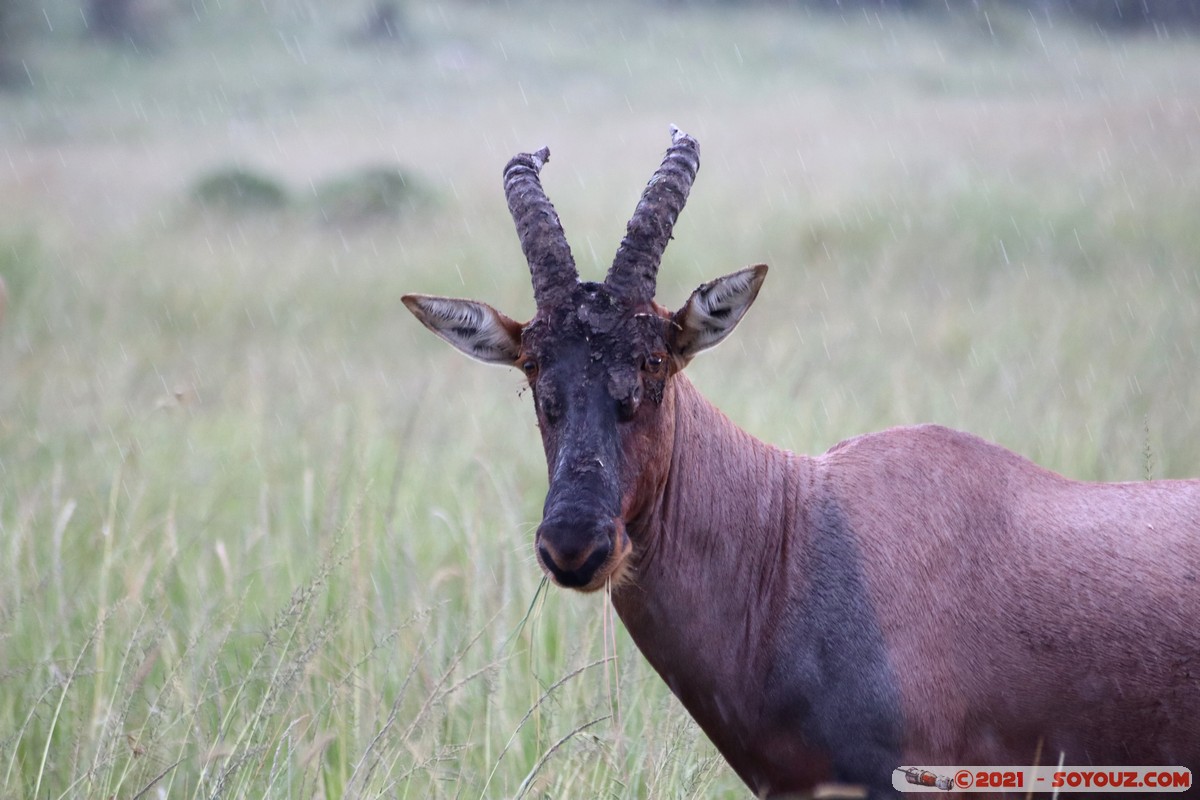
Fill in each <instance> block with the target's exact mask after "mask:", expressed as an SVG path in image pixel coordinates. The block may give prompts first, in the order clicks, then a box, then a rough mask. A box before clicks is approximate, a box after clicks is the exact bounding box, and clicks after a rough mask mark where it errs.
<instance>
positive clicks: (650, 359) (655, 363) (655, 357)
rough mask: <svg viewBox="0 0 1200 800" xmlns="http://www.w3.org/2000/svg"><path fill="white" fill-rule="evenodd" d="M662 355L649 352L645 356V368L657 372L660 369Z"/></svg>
mask: <svg viewBox="0 0 1200 800" xmlns="http://www.w3.org/2000/svg"><path fill="white" fill-rule="evenodd" d="M662 365H663V357H662V355H661V354H659V353H651V354H650V355H648V356H646V369H648V370H649V371H650V372H658V371H659V370H660V369H662Z"/></svg>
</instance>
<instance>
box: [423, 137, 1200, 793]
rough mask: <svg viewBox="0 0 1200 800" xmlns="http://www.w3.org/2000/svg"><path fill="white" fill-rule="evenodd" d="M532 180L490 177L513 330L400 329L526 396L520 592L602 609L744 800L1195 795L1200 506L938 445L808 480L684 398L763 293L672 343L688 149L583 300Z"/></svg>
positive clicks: (686, 313) (866, 447)
mask: <svg viewBox="0 0 1200 800" xmlns="http://www.w3.org/2000/svg"><path fill="white" fill-rule="evenodd" d="M548 158H549V151H547V150H545V149H543V150H540V151H539V152H537V153H532V154H530V153H523V154H520V155H518V156H516V157H515V158H513V159H512V161H510V162H509V163H508V165H507V166H506V167H505V170H504V188H505V193H506V194H507V197H508V206H509V209H510V211H511V212H512V216H513V219H514V221H515V222H516V227H517V233H518V235H519V236H520V240H521V246H522V249H523V250H524V253H525V258H526V259H527V260H528V262H529V268H530V271H531V273H532V276H533V293H534V297H535V299H536V301H537V313H536V314H535V315H534V317H533V319H532V320H530V321H529V322H527V323H524V324H522V323H519V322H516V321H514V320H512V319H510V318H509V317H507V316H505V315H504V314H501V313H500V312H498V311H496V310H495V309H493V308H492V307H490V306H488V305H486V304H484V303H480V302H476V301H473V300H452V299H446V298H440V297H429V296H425V295H407V296H405V297H404V304H405V305H406V306H407V307H408V309H409V310H410V311H412V312H413V314H415V315H416V317H417V319H419V320H420V321H421V322H422V323H423V324H424V325H425V326H426V327H427V328H429V329H430V330H431V331H433V332H434V333H436V334H437V335H438V336H440V337H441V338H443V339H445V340H446V341H448V342H449V343H450V344H452V345H454V346H455V347H456V348H458V349H459V350H461V351H463V352H464V353H466V354H467V355H469V356H471V357H473V358H476V359H479V360H481V361H485V362H488V363H492V364H505V365H510V366H515V367H517V368H519V369H521V370H522V371H523V372H524V373H525V375H526V376H527V378H528V380H529V385H530V386H531V387H532V389H533V400H534V406H535V409H536V412H537V421H538V427H539V429H540V431H541V436H542V443H543V445H544V447H545V450H546V461H547V465H548V467H549V477H550V481H549V490H548V492H547V495H546V502H545V508H544V511H543V519H542V522H541V525H540V526H539V527H538V529H537V533H536V536H535V538H534V547H535V550H536V553H537V560H538V562H539V564H540V565H541V567H542V569H543V570H544V571H545V572H546V574H548V575H549V576H550V578H551V579H552V580H553V581H554V582H555V583H557V584H559V585H560V586H565V587H569V588H572V589H578V590H581V591H585V592H587V591H594V590H596V589H598V588H600V587H602V586H604V585H605V584H608V585H610V586H611V588H612V602H613V605H614V606H615V608H616V610H617V613H618V614H619V615H620V617H621V619H622V621H623V622H624V624H625V626H626V628H627V629H628V630H629V633H630V635H631V636H632V637H633V640H634V642H635V643H636V644H637V646H638V648H639V649H640V650H641V651H642V653H643V654H644V655H645V657H646V659H647V660H648V661H649V662H650V664H651V665H653V667H654V669H655V670H657V672H658V673H659V674H660V675H661V676H662V678H663V679H664V680H665V681H666V682H667V684H668V685H669V686H670V688H671V691H673V692H674V693H675V695H676V696H677V697H678V698H679V700H680V701H681V702H682V703H683V705H684V706H685V707H686V708H687V709H688V711H689V712H690V713H691V715H692V716H693V717H694V718H695V719H696V721H697V722H698V723H699V724H700V726H701V728H703V729H704V731H705V733H706V734H707V735H708V736H709V738H710V739H712V741H713V742H714V743H715V744H716V746H717V748H718V749H719V750H720V751H721V753H722V754H723V755H724V757H725V758H726V759H727V760H728V761H729V763H730V764H731V765H732V767H733V769H734V770H736V771H737V773H738V775H739V776H741V778H742V779H743V780H744V781H745V782H746V784H747V785H748V786H749V787H750V788H751V789H752V790H753V791H754V792H755V793H756V794H757V795H759V796H762V797H770V796H779V795H784V794H789V793H793V792H806V791H812V790H813V788H814V787H816V786H818V785H819V784H822V783H825V782H840V783H850V784H858V785H861V786H863V787H866V789H867V791H868V792H869V794H870V796H872V797H880V796H890V795H891V794H892V793H893V792H894V789H893V782H892V781H893V778H892V776H893V772H894V770H896V769H897V768H899V767H901V766H902V765H911V764H917V765H960V764H966V765H1017V766H1020V765H1033V764H1035V763H1038V762H1039V761H1040V763H1042V764H1055V763H1066V764H1074V765H1089V764H1092V765H1146V766H1149V765H1154V766H1158V765H1164V766H1166V765H1171V766H1183V767H1188V768H1191V769H1192V770H1194V771H1200V769H1198V768H1200V480H1188V481H1167V480H1163V481H1153V482H1145V483H1113V484H1096V483H1079V482H1076V481H1072V480H1068V479H1066V478H1063V477H1061V476H1059V475H1057V474H1055V473H1053V472H1049V471H1047V470H1045V469H1042V468H1040V467H1038V466H1036V465H1034V464H1033V463H1031V462H1029V461H1027V460H1025V459H1024V458H1022V457H1020V456H1018V455H1015V454H1014V453H1011V452H1009V451H1008V450H1005V449H1003V448H1001V447H999V446H997V445H993V444H989V443H988V442H985V441H983V440H981V439H978V438H976V437H974V436H971V435H968V434H965V433H957V432H955V431H951V430H948V429H946V428H941V427H937V426H934V425H923V426H918V427H911V428H898V429H893V430H888V431H884V432H882V433H875V434H869V435H865V436H860V437H857V438H854V439H850V440H849V441H845V442H842V443H841V444H838V445H836V446H835V447H834V448H833V449H831V450H830V451H828V452H827V453H825V454H824V455H821V456H817V457H815V458H810V457H807V456H802V455H795V454H793V453H789V452H786V451H783V450H779V449H776V448H774V447H771V446H770V445H767V444H764V443H762V442H759V441H758V440H756V439H754V438H753V437H751V436H750V435H748V434H746V433H744V432H743V431H741V430H740V429H739V428H737V427H736V426H735V425H734V424H733V423H732V422H730V421H729V420H728V419H727V418H726V417H725V416H723V415H722V414H721V412H720V411H718V410H717V409H716V408H714V407H713V406H712V405H710V404H709V403H708V401H706V400H705V399H704V398H703V397H701V396H700V394H699V392H698V391H697V390H696V389H695V388H694V387H693V386H692V384H691V383H690V382H689V381H688V379H687V378H686V377H685V376H684V375H683V368H684V367H685V366H686V365H687V364H688V362H689V361H690V360H691V359H692V357H693V356H695V355H696V354H697V353H699V352H701V351H702V350H707V349H708V348H710V347H713V346H714V345H716V344H718V343H719V342H721V341H722V340H723V339H724V338H725V337H726V336H728V335H729V333H730V332H731V331H732V330H733V328H734V326H735V325H737V323H738V321H739V320H741V318H742V316H743V315H744V314H745V313H746V310H747V309H748V308H749V307H750V304H751V303H752V302H753V301H754V298H755V296H756V295H757V294H758V290H759V287H760V286H761V285H762V282H763V279H764V278H765V277H766V274H767V268H766V267H765V266H762V265H759V266H755V267H750V268H748V269H743V270H741V271H740V272H735V273H733V274H731V275H727V276H725V277H723V278H718V279H717V280H715V281H712V282H711V283H706V284H704V285H703V286H701V287H699V288H698V289H696V291H695V292H693V293H692V295H691V297H690V298H688V300H687V302H686V303H685V304H684V305H683V307H682V308H681V309H679V310H678V311H676V312H674V313H671V312H669V311H668V310H666V309H664V308H663V307H662V306H660V305H658V304H657V303H655V301H654V291H655V277H656V272H657V269H658V265H659V260H660V258H661V256H662V253H663V250H664V248H665V247H666V244H667V241H668V240H669V239H670V238H671V229H672V227H673V225H674V223H675V220H676V218H677V217H678V215H679V213H680V211H681V210H682V209H683V205H684V202H685V201H686V199H687V196H688V192H689V189H690V187H691V184H692V181H693V180H694V178H695V176H696V171H697V169H698V168H699V147H698V145H697V143H696V140H695V139H693V138H692V137H690V136H688V135H686V134H684V133H682V132H680V131H678V130H676V129H675V128H672V144H671V147H670V149H669V150H668V151H667V154H666V157H665V158H664V160H663V162H662V165H661V166H660V167H659V169H658V171H657V172H656V173H655V174H654V177H653V178H652V179H651V180H650V183H649V185H648V186H647V187H646V189H645V192H644V193H643V195H642V197H641V200H640V202H639V203H638V205H637V208H636V210H635V211H634V214H633V218H632V219H631V220H630V221H629V226H628V229H627V232H626V235H625V238H624V240H622V242H621V245H620V248H619V249H618V250H617V254H616V258H615V259H614V260H613V264H612V267H611V269H609V271H608V275H607V277H606V278H605V280H604V282H603V283H591V282H580V281H579V280H578V277H577V273H576V270H575V264H574V260H573V259H572V257H571V250H570V248H569V247H568V245H567V241H566V238H565V236H564V234H563V230H562V226H561V225H560V223H559V220H558V216H557V215H556V214H555V211H554V208H553V206H552V205H551V204H550V201H549V200H548V199H547V197H546V195H545V193H544V192H543V190H542V186H541V182H540V178H539V173H540V170H541V168H542V166H543V165H544V164H545V163H546V160H547V159H548ZM1060 759H1062V762H1060Z"/></svg>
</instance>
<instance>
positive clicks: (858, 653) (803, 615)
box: [771, 499, 903, 797]
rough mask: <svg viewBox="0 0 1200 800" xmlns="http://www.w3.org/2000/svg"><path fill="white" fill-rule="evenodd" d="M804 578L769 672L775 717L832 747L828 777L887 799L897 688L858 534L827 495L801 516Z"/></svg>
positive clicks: (896, 755) (897, 731) (897, 720)
mask: <svg viewBox="0 0 1200 800" xmlns="http://www.w3.org/2000/svg"><path fill="white" fill-rule="evenodd" d="M807 523H808V527H809V542H808V547H807V551H806V553H805V554H804V560H805V562H806V568H807V570H808V574H809V575H810V576H819V577H814V578H813V579H812V580H810V581H809V584H808V586H807V587H806V589H805V590H804V594H803V596H801V597H799V598H792V599H791V603H790V605H789V610H788V615H787V617H786V618H785V619H784V621H783V625H784V628H785V631H784V633H783V636H782V637H781V642H782V643H783V644H782V647H781V652H780V654H779V658H778V661H777V663H776V667H775V669H774V670H773V674H772V680H771V683H772V688H773V697H772V701H773V702H775V703H776V707H775V711H776V713H775V719H776V722H777V724H779V725H780V726H781V727H783V728H785V729H790V730H793V731H798V732H799V733H800V734H801V735H803V736H804V737H805V738H806V739H808V740H809V741H811V742H813V743H814V744H816V745H818V746H820V747H821V748H822V749H825V750H826V751H827V752H828V753H829V754H830V761H831V763H832V765H833V771H834V775H833V777H834V779H835V780H837V781H839V782H844V783H853V784H859V785H862V786H866V787H868V788H869V789H870V792H871V796H872V797H890V796H892V795H893V794H894V789H892V771H893V770H894V769H895V768H896V767H898V766H900V760H901V757H902V755H901V747H902V744H901V742H902V727H903V719H902V711H901V704H900V690H899V687H898V685H897V681H896V677H895V675H894V674H893V673H892V670H891V666H890V664H889V661H888V654H887V648H886V646H885V644H884V638H883V632H882V630H881V629H880V626H879V621H878V618H877V616H876V614H875V609H874V608H873V607H872V605H871V601H870V595H869V594H868V586H867V579H866V576H865V575H864V573H863V564H862V557H861V553H860V550H859V547H858V541H857V538H856V536H855V534H854V531H853V530H851V528H850V525H849V522H848V521H847V519H846V515H845V513H844V512H843V511H842V509H841V507H840V505H839V504H838V503H837V501H836V500H834V499H824V500H820V501H818V502H817V503H816V504H815V505H814V506H813V507H812V508H811V509H810V511H809V514H808V519H807Z"/></svg>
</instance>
